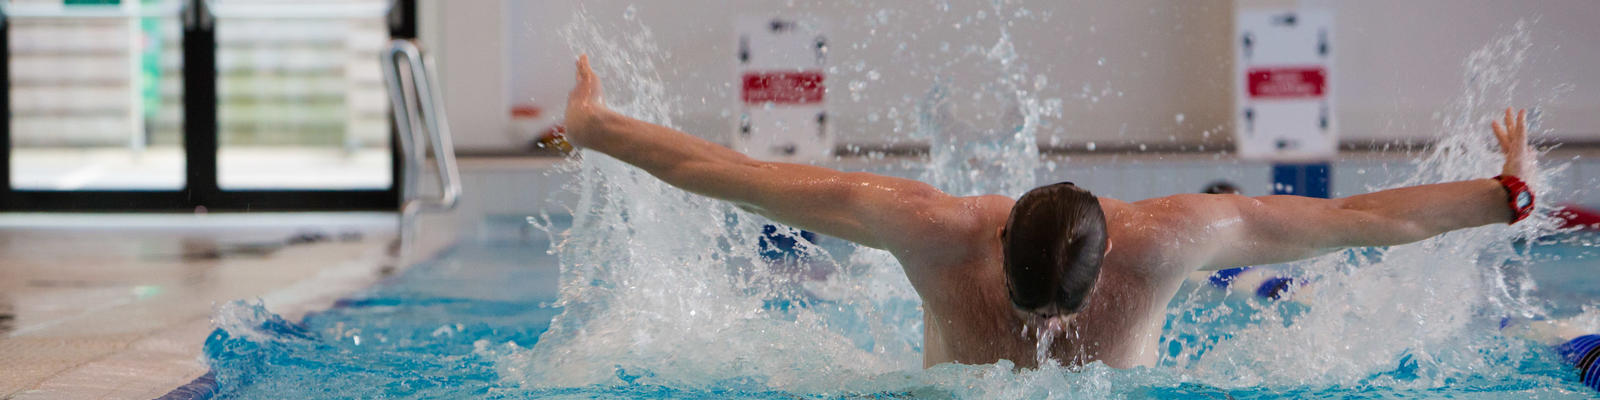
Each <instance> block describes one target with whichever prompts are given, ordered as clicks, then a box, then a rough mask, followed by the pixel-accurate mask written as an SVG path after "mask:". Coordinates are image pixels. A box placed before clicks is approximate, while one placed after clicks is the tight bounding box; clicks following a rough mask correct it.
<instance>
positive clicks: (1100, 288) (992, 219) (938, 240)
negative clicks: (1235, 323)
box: [895, 196, 1181, 368]
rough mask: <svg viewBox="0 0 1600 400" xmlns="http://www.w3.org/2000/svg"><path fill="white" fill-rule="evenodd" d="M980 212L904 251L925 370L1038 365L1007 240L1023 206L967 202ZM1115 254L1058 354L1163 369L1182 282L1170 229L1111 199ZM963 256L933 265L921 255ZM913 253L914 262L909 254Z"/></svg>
mask: <svg viewBox="0 0 1600 400" xmlns="http://www.w3.org/2000/svg"><path fill="white" fill-rule="evenodd" d="M961 201H962V202H963V203H966V204H967V206H968V207H970V208H971V209H973V210H976V212H975V213H973V214H971V216H972V217H973V218H974V219H973V220H971V221H967V223H970V224H973V225H975V227H973V228H971V229H959V230H949V231H945V232H944V234H945V235H940V234H933V235H931V236H929V238H930V240H927V241H924V242H923V243H925V245H926V246H928V248H927V249H919V248H915V247H912V248H906V249H901V250H899V251H896V252H895V253H896V257H897V258H899V259H900V261H901V263H902V265H903V267H904V268H905V270H906V273H907V274H908V276H909V277H910V279H911V281H912V282H913V285H914V286H916V289H917V292H918V294H919V295H920V296H921V297H922V301H923V310H924V314H923V321H924V342H925V343H924V346H923V351H924V354H923V364H924V365H925V366H932V365H935V364H940V363H945V362H957V363H962V364H988V363H994V362H996V361H999V360H1002V359H1006V360H1011V361H1012V362H1014V363H1016V365H1017V366H1019V367H1032V366H1035V365H1036V364H1037V359H1036V354H1037V351H1038V350H1037V346H1036V343H1037V338H1036V337H1035V335H1034V333H1033V329H1032V328H1031V327H1026V326H1025V324H1026V323H1027V320H1026V319H1025V318H1024V317H1023V316H1021V315H1019V314H1018V313H1016V312H1015V311H1014V310H1013V308H1012V306H1011V302H1010V299H1009V297H1008V294H1007V291H1006V282H1005V275H1004V273H1003V271H1002V264H1001V262H1002V253H1001V242H1000V238H999V235H998V230H999V228H1000V227H1002V226H1004V225H1005V223H1006V219H1007V218H1008V216H1009V215H1010V212H1011V207H1012V204H1013V203H1014V200H1012V199H1010V198H1006V197H1003V196H980V197H969V198H963V199H961ZM1101 206H1102V208H1103V209H1104V210H1105V212H1106V220H1107V221H1106V222H1107V229H1108V235H1109V236H1110V238H1111V243H1112V249H1111V251H1110V252H1109V254H1107V257H1106V259H1105V261H1104V263H1103V264H1102V267H1101V273H1100V280H1099V283H1098V284H1097V285H1096V289H1095V291H1094V293H1093V294H1092V295H1091V296H1090V300H1089V304H1088V307H1087V308H1086V309H1085V310H1084V311H1083V312H1082V313H1081V314H1080V315H1079V316H1078V317H1077V318H1076V319H1075V322H1074V323H1073V324H1072V326H1071V327H1070V328H1069V329H1068V331H1069V332H1067V333H1065V334H1063V335H1062V336H1061V337H1058V338H1056V339H1054V340H1053V343H1052V346H1051V349H1050V353H1051V358H1053V359H1056V360H1061V361H1062V362H1063V363H1069V364H1084V363H1089V362H1093V361H1102V362H1105V363H1106V364H1107V365H1110V366H1113V367H1119V368H1126V367H1133V366H1140V365H1154V364H1155V362H1156V359H1157V355H1158V352H1157V350H1156V345H1157V342H1158V340H1159V337H1160V333H1161V323H1162V321H1163V318H1164V316H1165V307H1166V304H1167V302H1168V301H1170V300H1171V298H1172V296H1173V295H1174V294H1175V293H1176V292H1177V288H1178V286H1179V284H1180V283H1181V279H1173V278H1172V277H1171V274H1165V273H1162V271H1165V270H1171V269H1172V268H1170V266H1165V267H1168V268H1163V267H1164V266H1163V265H1162V264H1167V263H1172V262H1175V261H1173V260H1168V259H1166V258H1167V257H1163V256H1162V255H1163V254H1166V253H1168V252H1166V251H1162V249H1159V248H1158V246H1157V245H1156V244H1157V243H1159V242H1161V240H1159V239H1160V238H1162V237H1164V236H1166V234H1165V232H1167V230H1166V229H1163V227H1162V225H1163V224H1161V223H1160V221H1159V218H1157V217H1156V216H1154V215H1149V214H1148V213H1141V212H1140V211H1139V208H1138V207H1136V206H1134V205H1131V204H1128V203H1125V202H1121V201H1118V200H1113V199H1105V198H1102V199H1101ZM952 248H963V249H964V250H965V251H963V252H960V253H961V254H963V256H961V257H953V258H944V259H926V258H920V257H917V256H915V255H914V254H917V253H918V252H920V251H924V250H926V251H934V249H938V250H939V251H941V252H944V253H946V254H949V252H950V251H951V249H952ZM902 254H904V255H905V256H902Z"/></svg>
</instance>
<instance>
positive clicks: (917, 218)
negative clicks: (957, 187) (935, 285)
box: [890, 193, 1015, 263]
mask: <svg viewBox="0 0 1600 400" xmlns="http://www.w3.org/2000/svg"><path fill="white" fill-rule="evenodd" d="M941 194H942V193H941ZM909 201H911V202H914V203H915V204H908V206H910V207H909V208H910V209H914V210H916V211H915V212H914V215H911V216H908V217H909V218H906V219H903V220H901V221H899V222H897V223H896V225H898V226H897V227H896V228H897V229H898V231H899V232H900V233H901V234H900V235H896V239H895V240H894V241H895V242H896V243H894V244H892V245H891V249H890V251H891V252H893V253H896V255H897V256H901V257H902V258H910V259H915V260H922V261H928V262H934V263H936V261H941V260H942V261H944V262H948V261H953V260H961V259H966V258H968V257H969V256H971V255H972V254H974V252H975V251H977V250H979V249H982V248H983V247H982V246H984V245H986V242H985V239H987V238H988V235H990V234H994V233H995V232H997V231H996V230H997V229H998V228H999V227H1000V226H1001V224H1004V223H1005V219H1006V217H1007V216H1008V215H1010V212H1011V204H1012V203H1014V202H1015V201H1014V200H1012V199H1010V198H1007V197H1005V196H972V197H955V196H948V195H935V196H916V197H915V198H914V199H911V200H909Z"/></svg>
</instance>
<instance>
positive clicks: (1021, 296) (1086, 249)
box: [1000, 182, 1109, 317]
mask: <svg viewBox="0 0 1600 400" xmlns="http://www.w3.org/2000/svg"><path fill="white" fill-rule="evenodd" d="M1000 242H1001V247H1002V248H1003V251H1004V253H1005V262H1004V264H1005V272H1006V287H1007V288H1008V289H1009V291H1010V295H1011V304H1012V306H1014V307H1016V308H1017V309H1018V310H1021V311H1024V312H1027V313H1030V314H1034V315H1039V316H1045V317H1049V316H1063V315H1069V314H1073V313H1077V312H1079V311H1083V309H1084V307H1086V306H1087V305H1088V301H1089V294H1090V293H1091V292H1092V291H1093V290H1094V285H1095V281H1096V280H1098V278H1099V277H1100V261H1101V260H1102V259H1104V258H1105V255H1106V250H1107V246H1108V244H1109V243H1108V239H1107V238H1106V216H1105V213H1104V212H1103V211H1101V210H1100V200H1099V199H1097V198H1095V197H1094V195H1093V194H1091V193H1089V191H1087V190H1083V189H1081V188H1079V187H1077V186H1075V185H1073V184H1072V183H1071V182H1062V183H1057V184H1054V185H1049V186H1042V187H1038V188H1035V189H1033V190H1030V191H1028V193H1027V194H1024V195H1022V198H1020V199H1017V203H1016V205H1015V206H1013V207H1012V208H1011V218H1010V220H1008V221H1006V226H1005V228H1003V229H1002V230H1001V231H1000Z"/></svg>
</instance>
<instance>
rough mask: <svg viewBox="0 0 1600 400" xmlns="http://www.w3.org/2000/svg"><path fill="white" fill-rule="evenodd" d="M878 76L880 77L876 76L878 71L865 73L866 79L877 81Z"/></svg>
mask: <svg viewBox="0 0 1600 400" xmlns="http://www.w3.org/2000/svg"><path fill="white" fill-rule="evenodd" d="M880 76H882V75H879V74H878V70H871V71H867V79H871V80H878V78H879V77H880Z"/></svg>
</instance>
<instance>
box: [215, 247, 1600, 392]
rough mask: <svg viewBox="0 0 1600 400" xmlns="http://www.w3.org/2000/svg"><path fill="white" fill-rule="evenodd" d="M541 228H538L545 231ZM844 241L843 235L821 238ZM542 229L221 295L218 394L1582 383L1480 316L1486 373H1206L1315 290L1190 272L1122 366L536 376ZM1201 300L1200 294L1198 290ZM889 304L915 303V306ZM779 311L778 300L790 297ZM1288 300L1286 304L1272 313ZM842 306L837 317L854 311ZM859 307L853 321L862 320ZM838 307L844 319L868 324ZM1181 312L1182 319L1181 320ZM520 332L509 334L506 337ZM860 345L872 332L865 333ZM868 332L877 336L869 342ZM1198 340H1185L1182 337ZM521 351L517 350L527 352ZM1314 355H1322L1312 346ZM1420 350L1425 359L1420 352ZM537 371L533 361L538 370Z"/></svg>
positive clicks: (1599, 299)
mask: <svg viewBox="0 0 1600 400" xmlns="http://www.w3.org/2000/svg"><path fill="white" fill-rule="evenodd" d="M535 236H542V235H535ZM825 244H826V245H827V246H826V247H829V248H832V249H835V250H837V251H836V252H834V253H833V254H835V255H836V256H839V257H843V256H844V254H847V253H848V252H849V249H848V248H847V247H846V246H843V245H842V244H840V243H838V242H837V241H832V242H825ZM549 249H550V247H549V244H548V243H547V242H545V241H544V240H542V239H515V240H495V241H470V242H463V243H460V244H458V245H457V246H455V247H454V248H453V249H451V250H448V251H446V252H445V253H443V255H441V256H440V257H439V258H437V259H435V260H432V261H428V262H425V263H422V264H419V265H416V266H414V267H412V268H409V269H406V270H404V271H403V272H401V273H400V274H398V275H396V276H394V277H392V278H389V279H386V280H384V281H383V282H381V283H380V284H377V285H375V286H374V287H372V288H369V289H367V290H364V291H362V292H360V293H357V294H354V295H352V296H350V297H348V298H347V299H345V300H342V301H340V302H339V303H338V305H337V306H335V307H333V308H331V309H329V310H325V311H322V312H318V313H314V314H310V315H308V316H306V317H305V318H304V320H303V321H299V322H290V321H284V320H283V319H282V318H281V317H278V316H277V315H275V314H272V313H271V311H270V310H266V309H263V308H261V307H260V306H258V305H253V304H249V303H235V304H231V305H228V306H224V307H223V308H222V309H220V310H219V311H218V316H217V320H218V324H219V325H220V328H219V329H217V330H216V331H215V332H214V333H213V334H212V335H211V337H210V338H209V339H208V340H207V342H206V345H205V355H206V358H207V360H208V362H210V364H211V366H212V368H213V370H214V374H215V379H216V382H217V384H218V385H219V386H218V392H217V395H216V397H217V398H226V399H255V398H306V399H310V398H617V397H626V398H729V397H736V398H786V399H787V398H908V397H915V398H924V397H935V398H939V397H956V398H973V397H980V398H993V397H1015V398H1038V397H1084V398H1094V397H1134V398H1145V397H1151V398H1228V397H1232V398H1389V397H1411V398H1417V397H1424V398H1437V397H1452V396H1453V397H1472V398H1483V397H1498V398H1568V397H1570V398H1587V397H1592V396H1594V395H1595V394H1596V393H1595V392H1593V391H1591V390H1590V389H1587V388H1584V387H1582V386H1581V385H1580V384H1579V383H1578V382H1577V379H1576V374H1575V371H1574V370H1572V369H1571V368H1570V367H1567V366H1566V365H1565V364H1563V363H1562V362H1561V361H1560V360H1559V358H1558V356H1557V355H1556V354H1555V352H1554V351H1551V350H1549V349H1547V348H1545V347H1544V346H1540V345H1537V344H1533V343H1530V342H1527V341H1524V340H1520V339H1507V338H1503V337H1500V336H1499V335H1498V334H1496V333H1495V331H1494V330H1492V329H1485V331H1484V332H1483V333H1482V335H1481V336H1480V337H1474V338H1464V339H1463V340H1464V343H1466V342H1470V343H1473V344H1474V346H1476V347H1478V348H1479V349H1480V350H1478V351H1480V352H1483V353H1484V354H1485V355H1484V356H1483V357H1482V358H1483V359H1486V360H1489V363H1488V364H1486V365H1483V366H1480V368H1482V371H1481V372H1477V373H1472V372H1468V373H1459V372H1458V373H1451V374H1448V375H1450V376H1447V377H1445V378H1444V379H1443V380H1435V378H1436V377H1434V376H1428V375H1430V374H1431V372H1429V371H1428V370H1429V368H1419V360H1416V359H1413V356H1412V355H1410V354H1404V353H1402V354H1401V355H1399V356H1398V357H1396V358H1394V359H1393V360H1392V361H1393V362H1392V364H1393V366H1392V368H1380V369H1377V370H1372V371H1369V374H1370V376H1368V377H1366V378H1364V379H1358V380H1356V381H1354V382H1342V383H1335V384H1324V383H1316V382H1315V381H1316V380H1315V379H1308V380H1307V382H1308V383H1306V384H1296V383H1293V382H1283V381H1275V382H1271V383H1269V384H1263V385H1259V386H1239V385H1237V384H1234V383H1229V382H1226V381H1222V382H1218V381H1215V380H1214V379H1215V378H1206V377H1204V376H1205V373H1204V371H1203V369H1205V368H1208V364H1207V363H1204V362H1191V361H1188V360H1187V359H1188V358H1194V359H1204V358H1206V357H1208V356H1214V355H1209V354H1206V352H1207V351H1210V349H1211V345H1204V346H1199V345H1195V344H1194V343H1200V342H1205V343H1213V344H1214V343H1217V342H1221V343H1227V342H1229V341H1232V340H1238V339H1236V338H1234V337H1233V335H1234V333H1235V332H1237V331H1240V330H1247V329H1250V328H1251V327H1252V326H1256V325H1261V324H1270V323H1280V324H1292V323H1293V319H1294V316H1295V315H1296V314H1300V313H1304V312H1305V311H1306V309H1308V308H1309V307H1311V306H1306V305H1303V304H1298V303H1293V302H1279V303H1270V304H1264V303H1263V302H1261V301H1260V300H1257V299H1254V298H1252V297H1250V296H1241V295H1237V294H1235V295H1226V294H1224V293H1222V292H1220V291H1217V290H1213V289H1210V288H1208V287H1204V286H1200V285H1192V286H1193V287H1186V288H1185V289H1184V290H1183V291H1182V292H1181V294H1180V296H1179V297H1178V298H1177V299H1175V300H1174V302H1173V304H1174V306H1173V308H1174V309H1194V310H1199V311H1202V312H1203V311H1207V310H1217V309H1234V310H1241V311H1239V312H1233V313H1228V314H1225V315H1224V316H1223V317H1221V318H1216V319H1215V320H1209V321H1196V320H1188V321H1183V320H1182V319H1185V318H1190V317H1188V315H1191V314H1186V313H1183V312H1175V313H1174V314H1173V318H1172V319H1173V321H1171V322H1169V332H1168V335H1169V338H1168V340H1165V341H1164V343H1168V344H1171V345H1172V346H1173V347H1172V349H1171V350H1172V351H1170V352H1169V354H1167V356H1166V357H1164V358H1163V363H1162V364H1163V365H1162V366H1160V367H1157V368H1139V369H1133V370H1114V369H1110V368H1105V367H1103V366H1099V365H1092V366H1090V367H1087V368H1084V369H1083V370H1081V371H1067V370H1064V369H1060V368H1054V369H1049V368H1047V369H1045V370H1038V371H1022V372H1012V371H1010V368H1009V366H1006V365H998V366H940V367H936V368H934V369H931V370H927V371H922V370H919V369H916V368H910V369H907V370H905V371H900V372H891V373H883V374H872V375H866V376H858V377H854V378H852V379H853V380H855V382H841V383H840V385H839V386H838V388H836V389H833V390H820V391H819V390H799V391H794V390H785V389H779V388H778V387H782V385H781V384H776V383H773V382H772V381H771V380H772V379H773V378H772V376H777V375H779V374H774V373H764V372H760V371H751V372H750V373H749V375H748V376H744V377H740V378H737V379H716V380H705V381H700V382H692V381H691V382H683V381H681V380H680V381H667V380H662V379H656V375H658V374H664V373H665V372H666V371H654V370H649V369H637V368H633V367H630V366H627V365H624V364H629V362H628V361H626V360H619V361H618V365H616V366H615V367H614V368H613V369H612V371H610V373H612V374H614V379H610V382H609V383H600V384H583V385H575V386H565V385H562V384H561V383H559V382H530V381H528V379H530V378H529V377H530V376H529V374H527V373H526V371H521V370H520V369H521V368H523V367H524V366H523V365H522V364H521V363H522V362H523V361H522V360H525V359H526V358H523V357H521V356H525V355H526V354H525V353H527V352H530V351H532V350H529V349H533V348H534V347H535V346H536V344H537V343H538V341H539V340H540V335H541V334H542V333H544V332H545V330H546V329H548V328H549V327H550V324H551V320H552V318H554V317H556V316H557V315H558V314H560V312H561V311H562V310H560V309H558V308H555V307H552V306H551V302H553V301H555V300H556V299H557V288H556V283H557V281H558V278H559V276H558V268H557V262H558V260H557V258H556V256H553V255H550V254H547V251H548V250H549ZM1596 252H1597V251H1596V249H1594V248H1590V247H1583V246H1580V245H1562V244H1554V245H1545V246H1540V247H1537V248H1536V249H1535V251H1534V255H1535V256H1534V261H1533V263H1535V265H1534V266H1532V267H1530V268H1527V271H1529V273H1530V275H1531V276H1532V277H1533V279H1534V280H1535V281H1537V282H1541V283H1544V282H1548V284H1543V285H1541V286H1540V287H1539V288H1538V289H1536V290H1535V292H1536V296H1535V297H1536V298H1539V299H1545V300H1547V301H1549V302H1550V303H1551V305H1553V306H1554V308H1555V309H1556V310H1555V311H1552V315H1555V316H1559V314H1572V313H1577V312H1581V311H1583V310H1581V309H1579V308H1578V306H1579V305H1589V306H1592V305H1594V304H1600V278H1597V277H1596V275H1600V274H1596V273H1595V272H1596V270H1597V266H1600V258H1597V256H1596ZM1196 305H1198V306H1196ZM835 306H837V305H835V304H829V303H827V302H806V301H793V299H774V300H773V301H769V302H767V303H766V304H765V307H767V308H768V309H769V310H773V311H779V310H789V309H795V308H812V309H817V310H825V309H828V308H830V307H835ZM889 312H890V313H900V314H908V315H912V316H914V315H916V314H920V312H919V311H917V310H916V309H915V308H909V307H908V308H906V309H903V310H898V311H889ZM780 314H781V313H780ZM1273 315H1278V316H1279V317H1282V318H1281V319H1280V318H1279V317H1273ZM845 320H847V319H841V321H845ZM858 322H859V321H858ZM851 324H852V322H849V321H845V322H841V323H840V324H839V325H840V326H838V327H837V328H838V329H840V330H844V331H849V330H857V329H863V328H860V327H854V326H851ZM1174 327H1176V328H1179V329H1178V330H1180V331H1181V332H1173V331H1172V329H1173V328H1174ZM512 343H514V344H515V345H512ZM857 344H858V345H862V343H860V342H857ZM867 346H869V347H870V346H871V345H870V344H867ZM1185 348H1189V349H1198V350H1190V351H1191V352H1195V351H1198V354H1187V355H1184V354H1180V353H1182V352H1183V349H1185ZM519 355H521V356H519ZM1311 359H1317V358H1311ZM1421 363H1422V364H1426V363H1427V361H1422V362H1421ZM534 378H535V379H536V378H537V377H534Z"/></svg>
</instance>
